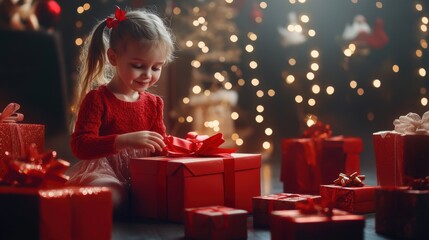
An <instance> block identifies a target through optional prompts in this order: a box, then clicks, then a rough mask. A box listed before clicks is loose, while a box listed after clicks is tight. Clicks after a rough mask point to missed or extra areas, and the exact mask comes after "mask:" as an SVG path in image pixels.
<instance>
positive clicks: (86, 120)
mask: <svg viewBox="0 0 429 240" xmlns="http://www.w3.org/2000/svg"><path fill="white" fill-rule="evenodd" d="M104 112H105V106H103V102H102V101H101V98H100V97H99V96H97V94H96V92H95V91H92V92H89V93H88V94H87V96H86V97H85V99H84V100H83V102H82V104H81V106H80V110H79V114H78V119H77V122H76V125H75V130H74V132H73V134H72V140H71V149H72V152H73V154H74V155H75V156H76V157H77V158H79V159H80V160H88V159H95V158H100V157H106V156H109V155H112V154H114V153H116V151H115V148H114V143H115V138H116V136H117V134H110V135H105V136H100V127H101V124H102V118H103V114H104Z"/></svg>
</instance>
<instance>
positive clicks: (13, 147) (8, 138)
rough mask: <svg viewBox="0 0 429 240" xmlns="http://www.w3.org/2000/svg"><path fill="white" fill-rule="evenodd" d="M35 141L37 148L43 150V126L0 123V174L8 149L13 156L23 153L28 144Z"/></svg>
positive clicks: (3, 167)
mask: <svg viewBox="0 0 429 240" xmlns="http://www.w3.org/2000/svg"><path fill="white" fill-rule="evenodd" d="M32 143H35V144H36V146H37V150H38V151H39V152H43V150H44V144H45V126H44V125H39V124H22V123H19V124H18V123H0V176H3V174H4V172H5V168H6V167H5V166H4V165H3V162H4V160H5V159H6V155H5V152H6V151H8V152H9V153H10V154H11V156H12V157H13V158H15V157H21V156H22V155H24V154H25V151H26V149H27V148H28V147H29V146H30V144H32Z"/></svg>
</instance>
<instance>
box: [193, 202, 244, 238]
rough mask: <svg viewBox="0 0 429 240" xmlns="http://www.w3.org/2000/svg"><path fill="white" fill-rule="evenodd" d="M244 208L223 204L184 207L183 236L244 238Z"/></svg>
mask: <svg viewBox="0 0 429 240" xmlns="http://www.w3.org/2000/svg"><path fill="white" fill-rule="evenodd" d="M247 214H248V212H247V211H246V210H242V209H234V208H229V207H224V206H209V207H202V208H187V209H185V215H186V218H185V237H186V238H192V239H246V238H247Z"/></svg>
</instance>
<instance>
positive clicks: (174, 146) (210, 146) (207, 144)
mask: <svg viewBox="0 0 429 240" xmlns="http://www.w3.org/2000/svg"><path fill="white" fill-rule="evenodd" d="M164 142H165V144H166V147H165V148H164V153H165V154H166V155H167V156H170V157H189V156H219V157H230V156H231V153H233V152H235V151H236V149H227V148H219V146H220V145H222V144H223V143H224V142H225V140H224V138H223V134H222V133H217V134H215V135H213V136H210V137H209V136H207V135H198V134H197V133H195V132H189V133H188V134H187V135H186V138H185V139H183V138H178V137H175V136H171V135H169V136H167V137H166V138H165V139H164Z"/></svg>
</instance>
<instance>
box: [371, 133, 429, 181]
mask: <svg viewBox="0 0 429 240" xmlns="http://www.w3.org/2000/svg"><path fill="white" fill-rule="evenodd" d="M372 139H373V144H374V153H375V161H376V171H377V181H378V184H379V185H380V186H404V185H408V181H409V180H412V179H414V178H423V177H425V176H428V175H429V161H428V159H427V156H429V135H417V134H413V135H411V134H407V135H406V134H401V133H397V132H393V131H392V132H387V131H384V132H376V133H374V134H373V137H372Z"/></svg>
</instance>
